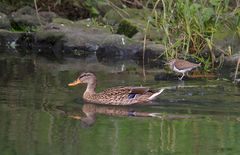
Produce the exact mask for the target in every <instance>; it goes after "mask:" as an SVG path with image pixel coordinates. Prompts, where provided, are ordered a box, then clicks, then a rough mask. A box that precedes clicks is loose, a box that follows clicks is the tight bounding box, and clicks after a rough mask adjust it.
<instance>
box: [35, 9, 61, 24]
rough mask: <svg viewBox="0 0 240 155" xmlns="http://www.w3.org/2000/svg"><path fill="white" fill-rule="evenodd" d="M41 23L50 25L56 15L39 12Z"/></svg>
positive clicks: (49, 12) (48, 12)
mask: <svg viewBox="0 0 240 155" xmlns="http://www.w3.org/2000/svg"><path fill="white" fill-rule="evenodd" d="M39 15H40V18H41V21H43V23H50V22H52V21H53V19H54V18H57V17H58V15H57V14H56V13H54V12H51V11H41V12H39Z"/></svg>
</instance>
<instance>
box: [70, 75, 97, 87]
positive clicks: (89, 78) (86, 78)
mask: <svg viewBox="0 0 240 155" xmlns="http://www.w3.org/2000/svg"><path fill="white" fill-rule="evenodd" d="M80 83H87V84H95V83H96V76H95V75H94V74H93V73H82V74H81V75H80V76H79V77H78V78H77V79H76V80H75V81H74V82H71V83H69V84H68V86H76V85H78V84H80Z"/></svg>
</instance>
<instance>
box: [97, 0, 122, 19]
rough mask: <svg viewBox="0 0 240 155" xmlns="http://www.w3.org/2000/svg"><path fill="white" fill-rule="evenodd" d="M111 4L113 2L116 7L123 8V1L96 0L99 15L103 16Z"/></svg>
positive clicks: (110, 7)
mask: <svg viewBox="0 0 240 155" xmlns="http://www.w3.org/2000/svg"><path fill="white" fill-rule="evenodd" d="M111 4H114V5H115V6H116V7H118V8H123V6H124V5H123V3H122V2H121V1H119V0H108V1H98V3H97V5H96V8H97V10H98V11H99V12H100V15H101V16H104V15H105V14H106V13H107V12H108V11H109V10H111V9H112V8H113V7H112V6H111Z"/></svg>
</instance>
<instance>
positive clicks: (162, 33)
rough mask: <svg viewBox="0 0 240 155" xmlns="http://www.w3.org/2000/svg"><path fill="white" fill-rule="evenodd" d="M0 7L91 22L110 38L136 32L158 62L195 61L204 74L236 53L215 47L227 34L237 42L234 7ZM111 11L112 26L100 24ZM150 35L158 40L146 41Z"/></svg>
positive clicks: (207, 2) (153, 2) (169, 1)
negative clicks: (154, 48) (105, 28)
mask: <svg viewBox="0 0 240 155" xmlns="http://www.w3.org/2000/svg"><path fill="white" fill-rule="evenodd" d="M0 2H2V3H5V4H7V5H9V6H11V7H10V8H11V9H12V10H14V8H19V7H21V6H24V5H31V6H32V7H35V8H37V9H38V10H37V11H39V10H45V11H53V12H56V13H57V14H59V15H60V16H63V17H66V18H69V19H71V20H78V19H84V18H90V17H91V18H92V19H93V20H92V21H93V23H94V24H97V25H106V24H108V25H110V26H111V29H112V31H113V32H115V33H121V34H125V35H126V36H128V37H134V36H135V34H137V33H138V32H141V33H142V34H143V37H142V41H143V43H144V45H145V44H147V41H148V40H151V41H154V42H156V43H159V44H162V45H164V46H165V53H164V54H163V55H160V56H159V58H160V57H164V58H165V59H167V60H168V59H171V58H174V57H178V58H184V59H194V60H195V61H198V62H201V63H202V64H203V69H204V70H205V71H209V70H212V69H216V68H218V67H219V66H221V63H222V61H223V58H224V56H226V55H231V54H233V53H234V52H239V51H233V50H232V47H231V46H229V47H227V48H226V47H224V48H221V47H219V46H217V45H216V44H215V42H216V41H218V40H219V39H221V38H224V36H226V35H229V34H230V35H235V36H237V37H239V36H240V2H239V1H232V0H121V1H117V0H99V1H97V0H80V1H79V0H34V2H35V4H36V5H34V2H33V1H31V0H21V1H17V0H1V1H0ZM36 6H37V7H36ZM133 10H134V11H135V12H133ZM110 11H113V12H114V13H116V14H117V15H118V16H120V20H119V21H117V23H114V24H112V23H109V22H106V21H105V19H106V16H107V14H108V12H110ZM110 14H112V12H111V13H110ZM116 14H115V15H114V16H116ZM114 18H115V17H114ZM132 19H137V20H135V21H134V20H132ZM23 29H28V28H26V27H24V28H23ZM228 32H229V33H228ZM151 34H154V35H156V36H157V37H149V36H150V35H151Z"/></svg>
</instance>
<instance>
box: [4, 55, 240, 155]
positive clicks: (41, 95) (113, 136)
mask: <svg viewBox="0 0 240 155" xmlns="http://www.w3.org/2000/svg"><path fill="white" fill-rule="evenodd" d="M122 64H124V65H125V67H126V68H127V69H128V71H126V72H121V68H122ZM83 71H91V72H94V73H95V74H96V75H97V78H98V88H97V91H101V90H104V89H106V88H108V87H112V86H119V85H123V86H125V85H136V86H139V85H144V86H150V87H153V88H160V87H166V86H177V85H182V86H190V85H191V86H192V85H194V86H195V87H193V88H188V87H186V88H179V89H173V90H168V91H165V92H164V93H163V94H162V95H161V96H160V97H158V99H157V100H156V101H155V102H154V103H153V104H151V105H146V106H130V107H109V106H107V107H106V106H96V105H88V104H84V103H83V101H82V99H81V95H82V93H83V92H84V89H85V86H77V87H74V88H68V87H67V84H68V83H69V82H71V81H73V80H74V79H75V78H76V77H77V75H78V74H79V73H80V72H83ZM157 71H158V69H149V70H147V76H146V80H144V78H143V76H142V74H141V68H139V67H138V66H137V65H136V64H135V63H134V62H128V63H126V62H117V63H116V64H109V63H103V64H102V63H98V62H97V60H96V58H95V57H94V56H93V57H88V58H85V59H73V58H69V59H66V60H65V61H62V62H57V61H52V60H51V61H50V60H47V59H45V58H43V57H37V56H19V55H18V54H13V53H12V54H0V154H1V155H80V154H81V155H108V154H113V155H128V154H133V155H140V154H142V155H146V154H150V155H159V154H180V155H193V154H194V155H195V154H203V155H207V154H209V155H213V154H217V155H226V154H229V155H233V154H239V152H240V147H239V146H240V132H239V131H240V122H239V121H240V89H239V88H237V87H234V86H233V85H232V83H231V82H230V81H224V80H196V81H185V82H184V83H180V82H178V81H172V82H166V81H165V82H164V81H155V80H154V75H155V73H156V72H157ZM133 110H134V111H136V112H138V113H139V114H143V115H147V114H149V113H158V114H159V115H158V116H162V117H161V118H160V117H159V118H158V117H156V118H152V117H130V116H127V115H128V114H129V111H133ZM76 116H78V117H79V118H80V119H77V118H76Z"/></svg>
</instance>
